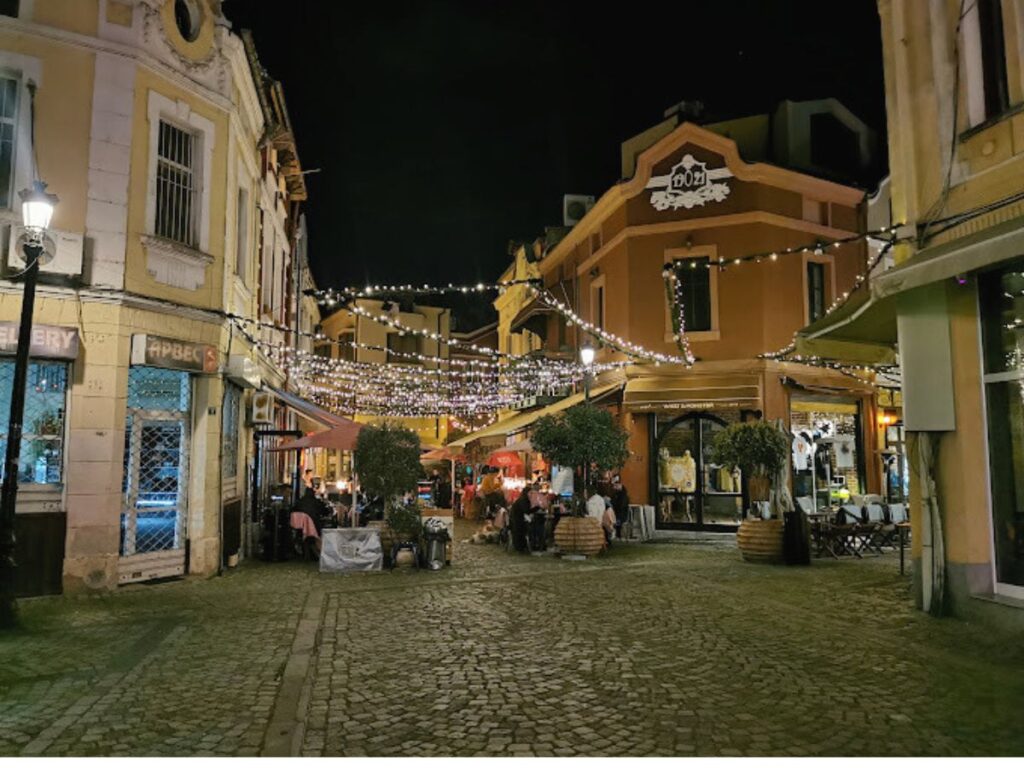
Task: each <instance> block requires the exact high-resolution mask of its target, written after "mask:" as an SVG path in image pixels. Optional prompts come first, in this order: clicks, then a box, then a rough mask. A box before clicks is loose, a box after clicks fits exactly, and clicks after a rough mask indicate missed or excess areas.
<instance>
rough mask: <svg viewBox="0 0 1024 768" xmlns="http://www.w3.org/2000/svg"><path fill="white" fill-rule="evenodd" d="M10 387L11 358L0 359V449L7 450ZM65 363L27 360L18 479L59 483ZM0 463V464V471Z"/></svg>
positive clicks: (62, 439) (65, 380)
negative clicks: (0, 433)
mask: <svg viewBox="0 0 1024 768" xmlns="http://www.w3.org/2000/svg"><path fill="white" fill-rule="evenodd" d="M13 388H14V361H13V360H11V361H9V362H8V361H3V362H0V421H2V422H3V424H2V426H0V430H3V432H2V437H0V452H3V453H4V454H6V452H7V434H6V433H7V420H8V417H9V415H10V412H11V393H12V390H13ZM67 389H68V366H67V364H66V363H43V362H39V363H29V366H28V382H27V384H26V389H25V413H24V418H23V419H22V435H21V456H20V457H19V460H18V483H19V484H21V485H29V484H47V483H60V482H61V481H62V480H63V464H64V462H63V455H64V408H65V402H66V400H67ZM2 472H3V467H2V465H0V474H2Z"/></svg>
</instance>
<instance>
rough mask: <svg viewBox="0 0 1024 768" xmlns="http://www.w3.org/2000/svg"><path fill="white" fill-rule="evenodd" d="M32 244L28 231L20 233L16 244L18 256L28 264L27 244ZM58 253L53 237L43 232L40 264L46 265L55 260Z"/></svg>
mask: <svg viewBox="0 0 1024 768" xmlns="http://www.w3.org/2000/svg"><path fill="white" fill-rule="evenodd" d="M27 244H31V239H30V238H29V236H28V232H22V233H21V234H20V235H18V240H17V242H16V243H15V244H14V247H15V248H17V251H16V257H17V259H18V260H19V261H22V262H24V263H25V265H26V266H28V262H27V261H25V245H27ZM56 253H57V243H55V242H54V241H53V238H52V237H50V236H49V235H48V234H45V233H44V234H43V252H42V253H41V254H39V266H41V267H45V266H46V265H47V264H49V263H50V262H51V261H53V257H54V255H56Z"/></svg>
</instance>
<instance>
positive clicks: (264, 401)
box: [249, 392, 274, 424]
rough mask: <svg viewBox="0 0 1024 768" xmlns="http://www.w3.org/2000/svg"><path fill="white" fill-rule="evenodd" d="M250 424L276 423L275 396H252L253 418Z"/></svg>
mask: <svg viewBox="0 0 1024 768" xmlns="http://www.w3.org/2000/svg"><path fill="white" fill-rule="evenodd" d="M249 423H250V424H273V423H274V396H273V395H272V394H270V393H269V392H254V393H253V396H252V418H250V419H249Z"/></svg>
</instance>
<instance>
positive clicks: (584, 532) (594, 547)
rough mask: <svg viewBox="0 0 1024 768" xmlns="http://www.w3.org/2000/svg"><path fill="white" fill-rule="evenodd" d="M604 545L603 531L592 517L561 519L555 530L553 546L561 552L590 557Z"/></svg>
mask: <svg viewBox="0 0 1024 768" xmlns="http://www.w3.org/2000/svg"><path fill="white" fill-rule="evenodd" d="M604 543H605V542H604V529H603V528H602V527H601V524H600V523H599V522H597V520H595V519H594V518H592V517H563V518H562V519H561V520H559V521H558V527H557V528H555V544H557V545H558V548H559V550H561V551H562V552H567V553H571V554H575V555H587V556H592V555H596V554H597V553H599V552H600V551H601V550H602V549H604Z"/></svg>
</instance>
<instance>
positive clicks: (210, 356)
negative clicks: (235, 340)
mask: <svg viewBox="0 0 1024 768" xmlns="http://www.w3.org/2000/svg"><path fill="white" fill-rule="evenodd" d="M132 365H152V366H155V367H157V368H175V369H177V370H180V371H196V372H198V373H216V372H217V370H218V368H219V366H220V356H219V355H218V354H217V348H216V347H214V346H211V345H209V344H196V343H194V342H191V341H179V340H177V339H165V338H163V337H162V336H150V335H149V334H146V333H136V334H134V335H133V336H132Z"/></svg>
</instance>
